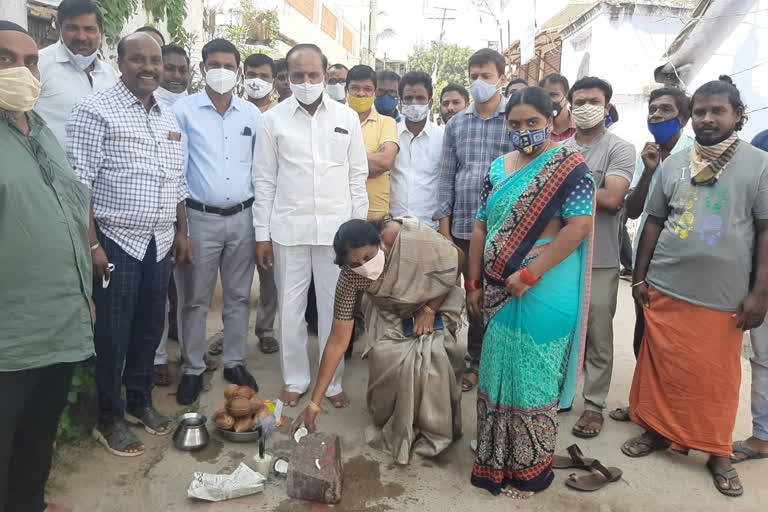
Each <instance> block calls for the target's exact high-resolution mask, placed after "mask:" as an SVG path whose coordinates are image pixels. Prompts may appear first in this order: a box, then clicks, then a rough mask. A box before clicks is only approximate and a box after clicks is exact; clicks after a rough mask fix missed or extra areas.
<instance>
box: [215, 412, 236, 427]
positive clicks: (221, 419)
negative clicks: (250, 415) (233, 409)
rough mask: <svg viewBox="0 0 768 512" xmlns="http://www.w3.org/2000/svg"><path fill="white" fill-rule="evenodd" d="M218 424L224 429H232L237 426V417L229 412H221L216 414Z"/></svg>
mask: <svg viewBox="0 0 768 512" xmlns="http://www.w3.org/2000/svg"><path fill="white" fill-rule="evenodd" d="M216 426H217V427H219V428H221V429H224V430H231V429H232V427H234V426H235V418H233V417H232V416H230V415H229V414H227V413H223V414H219V415H217V416H216Z"/></svg>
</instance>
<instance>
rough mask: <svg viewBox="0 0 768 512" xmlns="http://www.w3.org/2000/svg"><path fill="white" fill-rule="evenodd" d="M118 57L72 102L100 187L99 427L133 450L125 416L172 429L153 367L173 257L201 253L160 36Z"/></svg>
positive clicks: (96, 258)
mask: <svg viewBox="0 0 768 512" xmlns="http://www.w3.org/2000/svg"><path fill="white" fill-rule="evenodd" d="M117 62H118V66H119V68H120V71H121V72H122V78H121V79H120V81H119V82H118V83H117V84H116V85H115V86H113V87H111V88H109V89H106V90H104V91H101V92H99V93H96V94H93V95H91V96H88V97H86V98H85V99H83V100H82V101H80V103H78V104H77V105H76V106H75V107H74V109H73V110H72V113H71V114H70V117H69V120H68V121H67V141H68V143H67V155H68V156H69V160H70V162H71V163H72V167H73V168H74V170H75V174H76V175H77V176H78V178H79V179H80V181H82V182H83V183H84V184H86V185H87V186H88V187H90V188H91V190H92V192H93V197H92V201H91V222H90V224H91V226H90V244H91V255H92V259H93V273H94V279H95V282H94V287H93V300H94V302H95V303H96V312H97V315H98V322H97V324H96V326H95V332H94V344H95V348H96V386H97V388H98V400H99V421H98V425H97V426H96V428H95V429H94V431H93V435H94V437H95V438H96V439H97V440H98V441H99V442H100V443H101V444H103V445H104V447H105V448H106V449H107V450H108V451H109V452H110V453H112V454H114V455H118V456H123V457H132V456H136V455H141V454H142V453H143V452H144V444H143V443H142V442H141V441H140V440H139V439H138V438H137V437H136V435H135V434H134V433H133V432H132V431H131V430H130V428H129V427H128V426H127V424H126V419H127V420H129V421H131V422H132V423H139V424H142V425H143V426H144V429H145V430H146V431H147V432H149V433H150V434H154V435H165V434H168V433H169V432H170V427H171V422H170V420H169V419H168V418H167V417H166V416H164V415H162V414H160V413H158V412H157V411H156V410H155V409H154V407H153V406H152V369H153V361H154V354H155V350H156V349H157V345H158V343H159V342H160V335H161V334H162V331H163V316H164V312H165V297H166V294H167V288H168V277H169V272H170V268H171V262H175V263H177V264H178V263H191V262H192V253H191V248H190V243H189V239H188V237H187V219H186V215H185V210H184V200H185V198H186V197H187V184H186V180H185V176H184V170H185V169H184V160H185V157H184V149H183V146H182V142H181V131H180V129H179V125H178V124H177V122H176V118H175V116H174V115H173V112H171V110H168V109H163V108H161V107H160V105H159V104H158V103H157V102H156V101H155V98H154V96H153V92H154V91H155V89H157V88H158V86H159V85H160V76H161V73H162V65H163V64H162V55H161V53H160V46H159V45H158V44H157V43H156V42H155V40H154V39H153V38H152V37H151V36H149V35H147V34H146V33H143V32H142V33H136V34H131V35H129V36H127V37H125V38H123V39H122V40H121V41H120V43H119V44H118V46H117ZM174 222H175V223H176V226H174ZM110 264H113V265H114V270H113V271H111V267H110V266H109V265H110ZM123 384H125V387H126V402H127V403H126V404H125V407H123V401H122V399H121V397H120V390H121V386H122V385H123Z"/></svg>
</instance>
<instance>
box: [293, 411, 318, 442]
mask: <svg viewBox="0 0 768 512" xmlns="http://www.w3.org/2000/svg"><path fill="white" fill-rule="evenodd" d="M318 414H320V411H318V410H313V409H310V407H309V406H307V407H306V409H304V410H303V411H301V414H299V417H298V418H296V421H294V422H293V425H291V436H293V434H295V433H296V431H297V430H298V429H299V427H301V425H302V424H304V426H305V427H307V431H309V433H310V434H312V433H313V432H315V431H316V430H317V425H315V418H317V415H318Z"/></svg>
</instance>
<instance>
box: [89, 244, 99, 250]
mask: <svg viewBox="0 0 768 512" xmlns="http://www.w3.org/2000/svg"><path fill="white" fill-rule="evenodd" d="M98 248H99V242H96V243H95V244H93V245H92V246H91V252H93V251H95V250H96V249H98Z"/></svg>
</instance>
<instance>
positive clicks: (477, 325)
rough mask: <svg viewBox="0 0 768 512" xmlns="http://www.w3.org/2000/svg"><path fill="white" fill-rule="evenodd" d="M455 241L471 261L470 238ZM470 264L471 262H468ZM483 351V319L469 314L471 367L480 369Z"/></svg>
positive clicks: (468, 345)
mask: <svg viewBox="0 0 768 512" xmlns="http://www.w3.org/2000/svg"><path fill="white" fill-rule="evenodd" d="M453 243H455V244H456V246H457V247H458V248H459V249H461V250H462V251H463V252H464V255H465V256H466V258H467V262H469V240H462V239H461V238H454V239H453ZM467 264H469V263H467ZM463 272H464V279H465V280H466V279H467V269H466V268H464V269H463ZM482 351H483V319H482V318H472V316H469V334H468V336H467V352H469V369H470V370H473V371H477V370H479V369H480V354H481V353H482Z"/></svg>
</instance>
